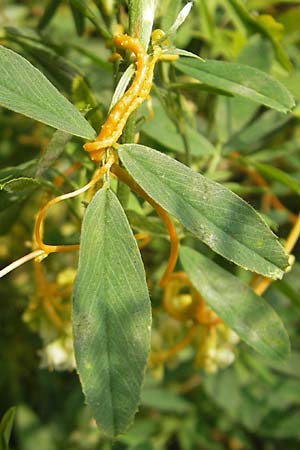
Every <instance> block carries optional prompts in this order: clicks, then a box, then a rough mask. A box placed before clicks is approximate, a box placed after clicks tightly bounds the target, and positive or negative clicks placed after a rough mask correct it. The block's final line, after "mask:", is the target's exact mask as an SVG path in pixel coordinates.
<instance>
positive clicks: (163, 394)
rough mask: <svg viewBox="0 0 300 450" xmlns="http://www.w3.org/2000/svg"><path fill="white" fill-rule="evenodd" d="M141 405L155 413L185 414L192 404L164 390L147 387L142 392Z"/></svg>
mask: <svg viewBox="0 0 300 450" xmlns="http://www.w3.org/2000/svg"><path fill="white" fill-rule="evenodd" d="M141 404H142V405H143V406H146V407H147V408H153V409H155V410H156V411H163V412H171V413H178V414H185V413H187V412H188V411H190V410H191V408H192V404H191V403H189V402H188V401H186V400H185V399H184V398H182V397H180V396H179V395H178V394H176V393H175V392H172V391H170V390H167V389H166V388H164V389H163V388H159V387H148V388H144V389H143V392H142V399H141Z"/></svg>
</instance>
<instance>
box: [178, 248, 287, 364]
mask: <svg viewBox="0 0 300 450" xmlns="http://www.w3.org/2000/svg"><path fill="white" fill-rule="evenodd" d="M180 260H181V262H182V265H183V268H184V270H185V271H186V273H187V274H188V276H189V278H190V280H191V282H192V283H193V285H194V287H195V288H196V289H197V290H198V291H199V293H200V294H201V296H202V297H203V299H204V300H205V302H206V303H207V304H208V305H209V307H210V308H211V309H212V310H213V311H214V312H215V313H216V314H217V315H218V316H219V317H220V318H221V319H222V320H223V321H224V322H225V323H226V324H227V325H229V326H230V328H232V329H233V330H234V331H235V332H236V333H237V334H238V335H239V336H240V338H241V339H243V340H244V341H245V342H246V343H247V344H248V345H250V346H251V347H253V348H254V349H255V350H256V351H258V352H259V353H261V354H262V355H263V356H265V357H267V358H273V359H277V360H281V359H282V360H283V359H286V358H287V357H288V356H289V353H290V343H289V337H288V335H287V332H286V330H285V328H284V326H283V323H282V322H281V320H280V318H279V317H278V315H277V314H276V313H275V311H274V310H273V308H271V306H270V305H269V304H268V303H267V302H266V301H265V300H264V299H263V298H261V297H259V296H258V295H256V294H255V293H254V292H253V291H252V290H251V289H250V288H249V287H248V286H247V285H246V284H245V283H243V282H242V281H241V280H240V279H239V278H237V277H235V276H234V275H232V274H231V273H229V272H227V271H226V270H224V269H223V268H222V267H220V266H219V265H218V264H216V263H214V262H213V261H211V260H210V259H208V258H206V257H205V256H203V255H202V254H200V253H198V252H196V251H195V250H192V249H190V248H188V247H181V249H180Z"/></svg>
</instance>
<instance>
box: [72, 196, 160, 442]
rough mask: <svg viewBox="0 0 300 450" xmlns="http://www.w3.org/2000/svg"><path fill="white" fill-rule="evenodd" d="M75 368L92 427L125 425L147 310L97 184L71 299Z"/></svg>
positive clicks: (130, 253)
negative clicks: (90, 415)
mask: <svg viewBox="0 0 300 450" xmlns="http://www.w3.org/2000/svg"><path fill="white" fill-rule="evenodd" d="M73 324H74V325H73V326H74V345H75V356H76V361H77V368H78V372H79V376H80V379H81V383H82V387H83V391H84V393H85V396H86V400H87V403H88V405H89V406H90V407H91V409H92V412H93V414H94V416H95V419H96V421H97V423H98V424H99V426H100V427H101V428H102V429H103V431H105V432H106V433H107V434H109V435H110V436H115V435H117V434H119V433H121V432H123V431H125V430H126V428H127V427H128V426H129V425H130V423H131V422H132V420H133V416H134V414H135V413H136V410H137V405H138V402H139V396H140V390H141V383H142V381H143V376H144V371H145V365H146V360H147V355H148V352H149V347H150V329H151V309H150V300H149V295H148V289H147V285H146V278H145V272H144V268H143V264H142V260H141V256H140V253H139V250H138V247H137V244H136V241H135V239H134V237H133V234H132V231H131V229H130V227H129V224H128V221H127V219H126V216H125V213H124V211H123V209H122V207H121V205H120V203H119V201H118V200H117V198H116V196H115V195H114V194H113V193H112V192H111V191H110V190H108V189H101V190H100V191H98V192H97V194H96V195H95V196H94V198H93V200H92V201H91V203H90V204H89V206H88V208H87V211H86V213H85V216H84V220H83V225H82V234H81V245H80V254H79V268H78V274H77V278H76V282H75V289H74V302H73Z"/></svg>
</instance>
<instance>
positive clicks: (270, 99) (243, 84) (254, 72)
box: [175, 58, 295, 112]
mask: <svg viewBox="0 0 300 450" xmlns="http://www.w3.org/2000/svg"><path fill="white" fill-rule="evenodd" d="M175 67H176V68H177V69H179V70H180V71H181V72H184V73H185V74H187V75H190V76H191V77H193V78H196V79H197V80H199V81H202V82H203V83H205V84H207V85H209V86H212V87H215V88H219V89H223V90H224V91H227V92H229V93H231V94H235V95H240V96H242V97H246V98H248V99H250V100H252V101H254V102H257V103H260V104H262V105H265V106H269V107H270V108H274V109H276V110H278V111H282V112H287V111H290V110H291V108H293V106H295V102H294V99H293V97H292V96H291V94H290V92H289V91H288V90H287V89H286V88H285V87H284V86H283V85H282V84H281V83H280V82H279V81H277V80H275V79H274V78H272V77H270V76H269V75H267V74H266V73H265V72H262V71H261V70H259V69H256V68H254V67H250V66H247V65H244V64H237V63H229V62H222V61H214V60H210V61H208V60H206V61H205V62H203V61H199V60H197V59H195V58H184V59H181V60H180V61H177V62H175Z"/></svg>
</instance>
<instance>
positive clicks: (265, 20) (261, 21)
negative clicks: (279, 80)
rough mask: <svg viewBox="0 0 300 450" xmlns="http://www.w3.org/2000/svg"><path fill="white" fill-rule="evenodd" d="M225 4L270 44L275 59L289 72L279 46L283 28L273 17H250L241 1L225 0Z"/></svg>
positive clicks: (285, 57)
mask: <svg viewBox="0 0 300 450" xmlns="http://www.w3.org/2000/svg"><path fill="white" fill-rule="evenodd" d="M225 3H228V4H229V5H231V7H232V8H233V10H234V11H235V12H236V14H237V15H238V16H239V17H240V19H241V20H242V21H243V22H244V23H245V25H246V26H247V27H248V28H249V29H250V30H251V31H254V32H257V31H259V32H260V33H261V34H262V35H264V36H266V37H267V38H268V39H270V41H271V42H272V45H273V48H274V51H275V54H276V57H277V59H278V61H279V62H280V64H282V66H283V67H284V68H285V69H286V70H291V63H290V61H289V59H288V56H287V55H286V53H285V51H284V49H283V48H282V46H281V44H280V39H281V35H282V32H283V26H282V24H281V23H279V22H276V20H275V19H274V17H273V16H271V15H267V14H261V15H257V16H256V17H254V16H252V15H251V14H250V13H249V12H248V10H247V8H246V7H245V5H244V2H242V1H241V0H226V2H225Z"/></svg>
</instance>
